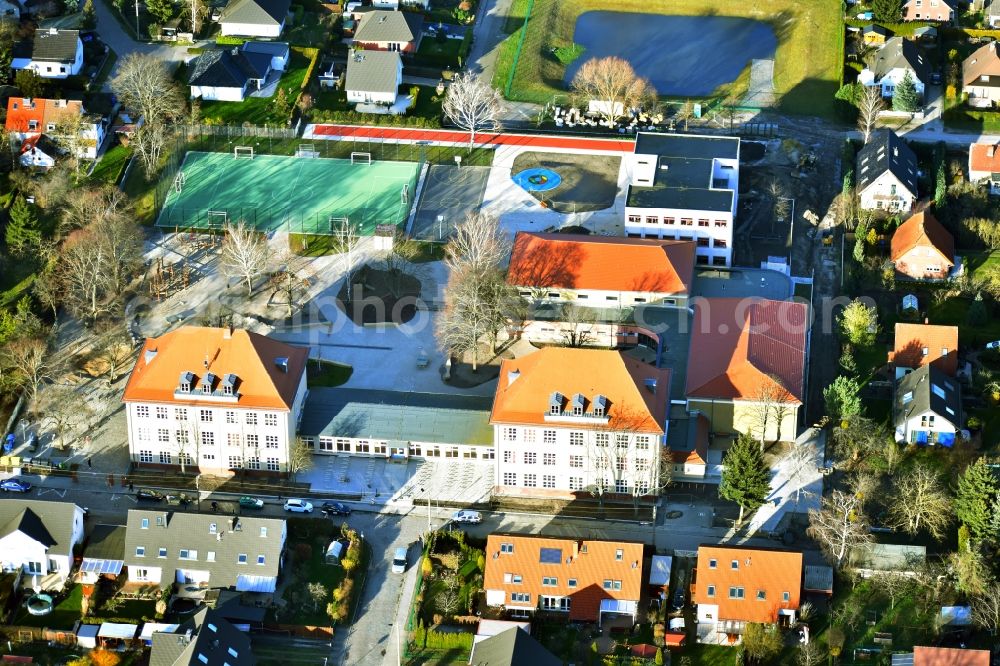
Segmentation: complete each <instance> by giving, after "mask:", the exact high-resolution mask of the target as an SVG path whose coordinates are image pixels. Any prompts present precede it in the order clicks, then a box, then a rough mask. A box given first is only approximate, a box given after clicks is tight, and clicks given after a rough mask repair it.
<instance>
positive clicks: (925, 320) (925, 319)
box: [924, 317, 931, 326]
mask: <svg viewBox="0 0 1000 666" xmlns="http://www.w3.org/2000/svg"><path fill="white" fill-rule="evenodd" d="M929 323H931V321H930V319H928V318H927V317H924V326H927V325H928V324H929Z"/></svg>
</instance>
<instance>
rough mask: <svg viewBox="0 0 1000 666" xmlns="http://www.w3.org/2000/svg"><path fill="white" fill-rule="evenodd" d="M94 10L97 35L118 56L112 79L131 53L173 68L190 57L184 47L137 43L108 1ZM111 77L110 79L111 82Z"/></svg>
mask: <svg viewBox="0 0 1000 666" xmlns="http://www.w3.org/2000/svg"><path fill="white" fill-rule="evenodd" d="M126 4H127V3H126ZM94 10H95V12H96V13H97V33H98V34H99V35H100V36H101V39H102V40H103V41H104V43H105V44H107V45H108V46H110V47H111V49H112V50H113V51H114V52H115V53H116V54H118V62H117V63H115V68H114V70H112V72H111V77H113V76H114V75H115V74H117V72H118V64H119V63H121V61H122V59H123V58H124V57H125V56H126V55H128V54H129V53H146V54H149V55H153V56H156V57H157V58H158V59H160V60H162V61H164V62H166V63H167V64H168V65H169V66H171V67H172V66H173V64H174V63H177V62H181V61H183V60H184V58H185V57H187V55H188V53H187V48H186V47H183V46H171V45H170V44H168V43H162V44H150V43H147V42H137V41H136V40H135V39H133V38H132V36H131V35H130V34H128V33H127V32H126V31H125V29H124V28H122V26H121V24H120V23H118V21H117V20H116V19H115V16H114V13H113V12H114V11H115V10H114V9H112V8H111V6H109V5H108V3H107V2H106V0H97V1H96V2H95V3H94ZM111 77H108V78H109V80H110V78H111Z"/></svg>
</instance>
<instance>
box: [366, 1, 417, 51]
mask: <svg viewBox="0 0 1000 666" xmlns="http://www.w3.org/2000/svg"><path fill="white" fill-rule="evenodd" d="M423 26H424V16H423V14H420V13H417V12H394V11H386V10H383V9H376V10H375V11H371V12H366V13H364V14H362V15H361V23H360V25H358V27H357V29H356V30H355V32H354V46H356V47H360V48H362V49H365V50H371V51H398V52H400V53H416V51H417V48H419V46H420V38H421V32H422V30H423Z"/></svg>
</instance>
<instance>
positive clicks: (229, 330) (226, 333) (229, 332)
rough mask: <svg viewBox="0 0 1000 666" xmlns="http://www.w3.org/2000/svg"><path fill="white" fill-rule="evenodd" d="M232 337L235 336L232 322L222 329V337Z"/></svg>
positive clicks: (226, 338)
mask: <svg viewBox="0 0 1000 666" xmlns="http://www.w3.org/2000/svg"><path fill="white" fill-rule="evenodd" d="M232 337H233V326H232V324H230V325H229V326H226V327H225V328H223V329H222V339H223V340H229V339H230V338H232Z"/></svg>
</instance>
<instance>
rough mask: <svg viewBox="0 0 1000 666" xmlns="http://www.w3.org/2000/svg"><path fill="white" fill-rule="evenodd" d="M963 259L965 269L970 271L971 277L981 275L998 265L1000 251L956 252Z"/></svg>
mask: <svg viewBox="0 0 1000 666" xmlns="http://www.w3.org/2000/svg"><path fill="white" fill-rule="evenodd" d="M957 254H959V255H960V256H961V257H962V258H964V259H965V270H967V271H971V272H972V276H973V277H983V275H984V274H985V273H986V271H987V270H988V269H989V268H991V267H993V266H1000V252H969V251H967V252H963V251H961V250H959V252H958V253H957Z"/></svg>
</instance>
